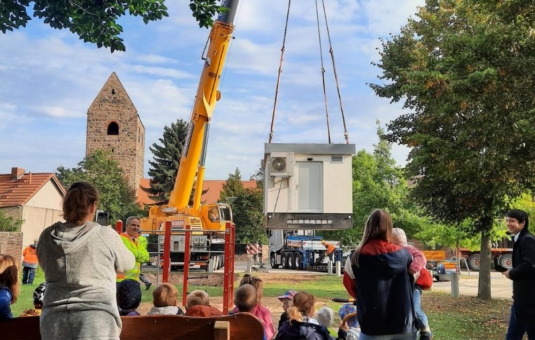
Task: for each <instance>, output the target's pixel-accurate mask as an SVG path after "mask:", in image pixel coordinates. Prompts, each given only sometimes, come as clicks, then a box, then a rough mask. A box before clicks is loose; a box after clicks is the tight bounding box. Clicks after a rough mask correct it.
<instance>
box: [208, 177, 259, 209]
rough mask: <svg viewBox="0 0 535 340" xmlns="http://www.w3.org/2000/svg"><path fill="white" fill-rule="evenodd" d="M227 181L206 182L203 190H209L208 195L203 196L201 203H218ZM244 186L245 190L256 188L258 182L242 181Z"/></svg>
mask: <svg viewBox="0 0 535 340" xmlns="http://www.w3.org/2000/svg"><path fill="white" fill-rule="evenodd" d="M226 182H227V181H226V180H224V181H220V180H206V181H204V183H203V186H202V190H203V191H205V190H207V189H208V191H207V192H206V194H204V195H202V196H201V202H204V203H207V204H208V203H217V201H218V200H219V195H220V194H221V190H222V189H223V184H225V183H226ZM241 182H242V184H243V187H244V188H245V189H247V188H256V181H241Z"/></svg>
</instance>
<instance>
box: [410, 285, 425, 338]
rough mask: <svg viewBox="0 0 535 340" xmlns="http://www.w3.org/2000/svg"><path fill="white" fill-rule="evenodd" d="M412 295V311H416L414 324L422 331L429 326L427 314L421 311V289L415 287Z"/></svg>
mask: <svg viewBox="0 0 535 340" xmlns="http://www.w3.org/2000/svg"><path fill="white" fill-rule="evenodd" d="M412 297H413V304H414V312H415V313H416V326H417V327H418V329H419V330H421V331H423V330H424V329H426V328H427V327H428V326H429V324H428V321H427V315H425V313H424V312H423V311H422V291H421V290H420V289H418V288H415V289H414V293H413V295H412Z"/></svg>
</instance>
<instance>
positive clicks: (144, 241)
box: [137, 232, 152, 290]
mask: <svg viewBox="0 0 535 340" xmlns="http://www.w3.org/2000/svg"><path fill="white" fill-rule="evenodd" d="M137 241H138V243H139V245H140V246H141V247H143V249H145V250H147V246H148V244H149V242H148V241H147V239H146V238H145V236H143V235H141V232H140V233H139V236H138V238H137ZM149 256H150V254H149ZM139 280H140V281H141V282H143V283H144V284H145V287H146V289H145V290H149V289H150V286H152V282H150V281H149V279H147V278H146V277H145V275H143V273H142V272H141V270H140V273H139Z"/></svg>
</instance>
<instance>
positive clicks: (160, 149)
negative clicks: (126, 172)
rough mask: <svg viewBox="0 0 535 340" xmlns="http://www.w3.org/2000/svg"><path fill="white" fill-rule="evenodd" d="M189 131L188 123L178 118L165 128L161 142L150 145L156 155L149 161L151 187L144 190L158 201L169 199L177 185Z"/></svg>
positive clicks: (163, 201)
mask: <svg viewBox="0 0 535 340" xmlns="http://www.w3.org/2000/svg"><path fill="white" fill-rule="evenodd" d="M187 133H188V123H187V122H186V121H185V120H182V119H178V120H177V121H176V122H175V123H171V126H165V127H164V128H163V136H162V137H161V138H160V139H159V141H160V144H158V143H153V144H152V146H150V147H149V150H150V151H151V152H152V154H153V157H154V158H153V159H154V160H152V161H149V165H150V168H149V171H148V174H149V176H150V177H151V180H150V187H149V188H142V190H144V191H146V192H147V193H148V194H149V197H150V198H151V199H152V200H154V201H156V202H157V203H166V202H168V201H169V196H170V195H171V191H172V190H173V188H174V186H175V181H176V176H177V174H178V167H179V165H180V158H181V157H182V149H183V148H184V142H185V140H186V135H187Z"/></svg>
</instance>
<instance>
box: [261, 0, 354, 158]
mask: <svg viewBox="0 0 535 340" xmlns="http://www.w3.org/2000/svg"><path fill="white" fill-rule="evenodd" d="M315 2H316V20H317V25H318V39H319V49H320V62H321V76H322V82H323V98H324V103H325V117H326V120H327V137H328V141H329V144H331V128H330V124H329V110H328V103H327V89H326V85H325V68H324V65H323V50H322V44H321V30H320V19H319V9H318V0H315ZM321 3H322V7H323V15H324V18H325V27H326V29H327V37H328V39H329V53H330V55H331V60H332V64H333V71H334V79H335V82H336V91H337V93H338V101H339V103H340V111H341V114H342V122H343V125H344V138H345V141H346V144H349V134H348V132H347V126H346V119H345V115H344V108H343V105H342V95H341V93H340V85H339V82H338V74H337V72H336V62H335V60H334V50H333V47H332V41H331V33H330V31H329V24H328V22H327V11H326V10H325V0H321ZM291 4H292V0H288V10H287V12H286V22H285V25H284V36H283V39H282V48H281V56H280V62H279V72H278V75H277V85H276V87H275V99H274V102H273V113H272V115H271V127H270V131H269V140H268V143H271V141H272V140H273V134H274V124H275V115H276V112H277V102H278V98H279V86H280V80H281V74H282V62H283V61H284V52H285V50H286V34H287V32H288V21H289V18H290V7H291ZM264 164H266V159H265V157H264Z"/></svg>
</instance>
